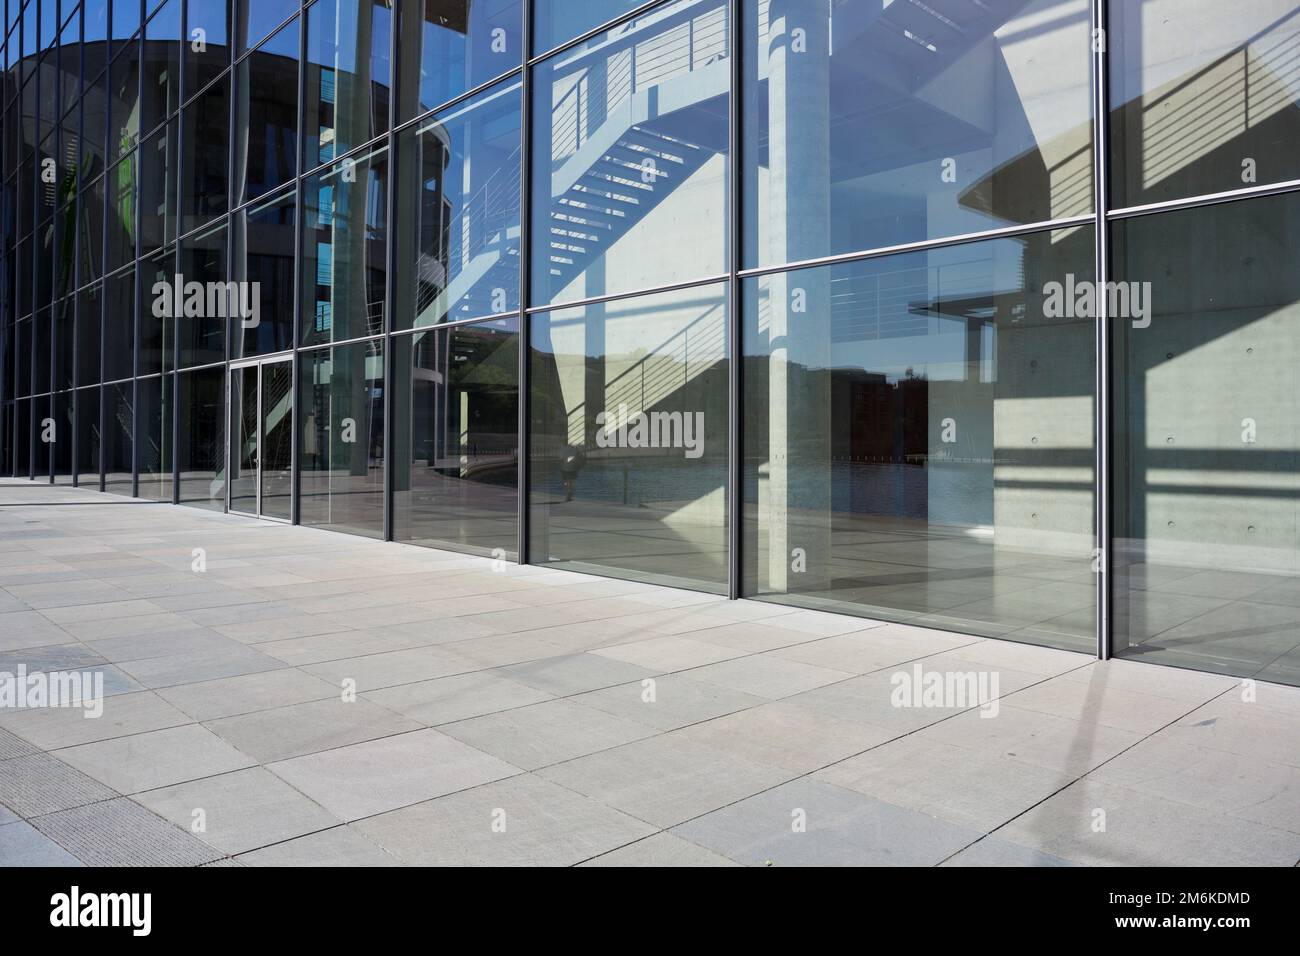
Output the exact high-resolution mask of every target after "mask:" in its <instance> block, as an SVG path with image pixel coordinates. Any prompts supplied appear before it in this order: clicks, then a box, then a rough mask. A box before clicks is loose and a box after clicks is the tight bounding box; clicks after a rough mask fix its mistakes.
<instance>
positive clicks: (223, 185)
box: [180, 76, 230, 232]
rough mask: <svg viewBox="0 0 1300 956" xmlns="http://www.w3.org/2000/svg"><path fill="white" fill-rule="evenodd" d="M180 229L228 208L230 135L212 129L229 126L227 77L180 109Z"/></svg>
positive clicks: (192, 225) (197, 224) (202, 221)
mask: <svg viewBox="0 0 1300 956" xmlns="http://www.w3.org/2000/svg"><path fill="white" fill-rule="evenodd" d="M181 122H182V141H183V148H182V157H181V170H180V189H181V216H182V220H181V227H180V228H181V231H182V232H189V231H191V230H193V229H197V228H198V227H199V226H202V225H203V224H204V223H206V222H209V221H211V220H212V219H214V218H216V217H217V216H219V215H221V214H223V213H224V212H226V210H227V209H229V208H230V207H229V205H228V203H227V194H228V193H229V191H230V190H229V186H230V139H229V137H227V136H213V135H212V131H213V130H225V129H229V128H230V77H229V76H226V77H225V78H223V79H221V80H218V81H217V82H216V83H214V84H213V85H212V86H210V87H208V88H207V90H205V91H204V92H203V93H201V94H199V96H198V98H197V99H194V100H191V101H190V102H189V103H188V104H187V105H186V107H185V109H184V110H183V111H182V113H181Z"/></svg>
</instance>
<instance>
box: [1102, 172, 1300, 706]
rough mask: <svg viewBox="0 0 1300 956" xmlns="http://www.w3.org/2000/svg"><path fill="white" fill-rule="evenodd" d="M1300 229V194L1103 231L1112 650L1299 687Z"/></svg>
mask: <svg viewBox="0 0 1300 956" xmlns="http://www.w3.org/2000/svg"><path fill="white" fill-rule="evenodd" d="M1297 235H1300V194H1296V193H1288V194H1286V195H1284V196H1271V197H1268V198H1262V199H1253V200H1243V201H1239V202H1232V203H1224V204H1221V205H1213V206H1207V207H1205V208H1201V209H1195V210H1186V211H1182V212H1170V213H1163V214H1158V215H1150V216H1139V217H1136V218H1133V219H1125V220H1122V221H1120V222H1117V223H1115V224H1114V225H1113V226H1112V237H1113V242H1112V247H1111V249H1112V263H1113V275H1114V278H1115V281H1116V282H1117V283H1123V284H1124V287H1125V288H1126V289H1127V290H1129V299H1130V308H1129V309H1128V310H1127V311H1126V310H1124V309H1122V308H1121V309H1116V310H1113V311H1114V313H1115V315H1116V318H1115V320H1114V322H1113V324H1112V330H1113V336H1114V347H1113V351H1114V359H1115V368H1114V375H1115V378H1114V381H1115V388H1116V391H1115V406H1114V411H1113V414H1114V422H1115V444H1114V447H1115V465H1114V472H1113V482H1114V489H1115V496H1116V497H1115V527H1114V536H1115V537H1114V544H1113V557H1112V567H1113V572H1114V618H1113V619H1114V622H1115V625H1114V645H1113V648H1114V652H1115V653H1116V654H1117V655H1118V656H1120V657H1130V658H1134V659H1140V660H1145V661H1152V662H1155V663H1159V664H1172V665H1175V666H1180V667H1193V668H1196V669H1198V670H1212V671H1218V672H1220V673H1224V674H1231V675H1234V676H1237V677H1253V678H1258V679H1260V680H1266V681H1277V682H1279V683H1284V684H1300V648H1298V647H1297V644H1298V643H1300V637H1298V636H1297V635H1298V634H1300V560H1298V559H1297V556H1298V555H1300V534H1298V533H1297V527H1300V523H1298V518H1300V505H1298V504H1297V484H1296V473H1297V471H1298V470H1300V380H1298V379H1297V376H1296V368H1297V365H1298V364H1300V363H1298V361H1297V359H1298V357H1300V273H1297V271H1296V269H1295V237H1296V236H1297ZM1134 293H1137V295H1134ZM1134 299H1138V300H1140V301H1141V302H1142V303H1143V304H1144V309H1143V310H1140V311H1139V310H1138V309H1136V308H1133V307H1132V305H1131V302H1132V300H1134ZM1121 304H1122V303H1121ZM1130 314H1131V316H1132V317H1130Z"/></svg>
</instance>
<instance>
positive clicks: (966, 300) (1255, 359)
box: [0, 0, 1300, 684]
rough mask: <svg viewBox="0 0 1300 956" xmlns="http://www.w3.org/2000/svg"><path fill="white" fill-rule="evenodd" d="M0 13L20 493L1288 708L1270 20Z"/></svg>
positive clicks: (1288, 546) (504, 5)
mask: <svg viewBox="0 0 1300 956" xmlns="http://www.w3.org/2000/svg"><path fill="white" fill-rule="evenodd" d="M2 9H3V11H4V13H3V16H4V30H5V43H4V48H3V49H4V58H5V59H4V92H3V117H4V120H3V141H2V143H0V159H2V165H0V177H2V181H3V184H4V193H3V203H4V205H3V210H4V215H3V219H2V222H3V262H4V270H3V273H0V315H2V316H3V317H2V319H0V328H2V329H3V337H2V338H0V416H2V417H0V443H2V444H0V472H3V473H5V474H8V475H13V476H17V477H22V478H27V479H29V480H32V481H41V482H52V483H55V484H67V485H76V486H78V487H82V488H91V489H96V490H99V491H102V492H104V493H108V494H117V495H123V496H136V497H141V498H148V499H152V500H157V501H164V502H173V503H177V504H180V505H184V506H190V507H199V508H208V509H212V510H216V511H231V512H236V513H240V514H246V515H253V516H258V517H262V518H265V519H267V520H278V521H285V522H291V523H297V524H304V525H311V526H316V527H321V528H326V529H330V530H334V531H338V532H345V533H353V534H359V535H365V536H369V537H374V538H379V539H383V540H392V541H399V542H405V543H409V544H415V545H421V546H428V547H434V548H445V549H451V550H455V551H462V552H466V553H469V554H474V555H480V556H484V557H490V558H495V559H505V560H516V561H521V562H526V563H534V564H542V565H548V566H553V567H558V568H566V569H571V570H575V571H582V572H589V573H593V574H599V575H606V576H609V577H614V578H626V579H630V580H632V581H637V582H654V583H660V584H668V585H673V586H678V587H684V588H690V589H696V590H703V591H708V592H712V593H716V594H720V595H725V596H728V597H732V598H748V599H756V600H761V601H767V602H775V603H781V604H787V605H790V606H793V607H800V608H813V609H819V610H825V611H831V612H835V613H841V614H846V615H857V616H859V617H864V618H871V619H875V620H884V621H889V622H897V623H909V624H917V625H922V626H928V627H935V628H941V629H948V630H953V631H958V632H962V633H967V634H972V635H979V636H984V637H991V638H999V639H1006V640H1011V641H1023V642H1030V643H1034V644H1043V645H1048V646H1053V647H1059V648H1066V649H1071V650H1077V651H1083V652H1086V653H1090V654H1096V655H1100V656H1102V657H1108V656H1112V655H1115V656H1122V657H1129V658H1133V659H1138V660H1152V661H1158V662H1163V663H1170V664H1176V665H1179V666H1186V667H1191V668H1195V669H1201V670H1209V671H1215V672H1219V673H1224V674H1230V675H1234V676H1238V677H1243V678H1244V677H1259V678H1261V679H1266V680H1274V681H1280V682H1283V683H1292V684H1295V683H1300V597H1298V595H1300V565H1298V563H1297V547H1298V546H1300V530H1298V529H1300V518H1298V516H1300V512H1298V510H1297V481H1298V480H1300V479H1298V477H1297V468H1296V463H1297V459H1298V458H1300V444H1298V442H1300V422H1298V421H1297V412H1296V409H1297V407H1298V404H1300V403H1298V402H1297V398H1298V397H1300V392H1297V388H1296V386H1295V382H1294V380H1295V373H1294V368H1295V366H1296V364H1297V363H1296V362H1295V361H1293V360H1292V359H1293V357H1294V356H1293V353H1294V352H1295V351H1296V349H1297V347H1300V346H1298V345H1297V343H1300V335H1298V334H1297V331H1296V323H1295V322H1294V321H1293V319H1294V315H1293V313H1294V311H1295V309H1296V303H1297V301H1300V288H1296V287H1295V286H1296V283H1295V281H1294V280H1293V279H1292V278H1291V277H1292V275H1293V273H1294V271H1295V270H1294V269H1291V268H1289V264H1290V261H1291V259H1290V257H1291V256H1292V255H1293V254H1294V252H1295V250H1296V249H1298V248H1300V212H1298V211H1297V209H1296V208H1293V207H1296V205H1297V203H1298V202H1300V67H1298V66H1297V64H1300V59H1297V57H1296V56H1295V54H1296V51H1297V47H1300V8H1297V7H1296V6H1295V4H1294V3H1289V2H1285V0H1256V2H1253V3H1251V4H1247V5H1245V6H1244V7H1242V6H1241V5H1235V6H1234V5H1223V4H1217V3H1211V2H1209V0H1133V2H1124V3H1119V2H1115V0H1110V2H1107V0H984V2H980V3H970V2H961V0H927V2H926V3H917V2H911V0H869V2H864V0H661V2H644V0H531V2H529V0H401V2H394V0H314V2H311V3H302V2H300V0H263V2H262V3H257V4H255V3H252V2H251V0H27V2H21V0H8V2H7V3H4V4H3V7H2ZM1099 30H1101V32H1100V33H1099V32H1098V31H1099ZM1099 36H1104V37H1105V42H1104V43H1101V42H1098V40H1097V39H1096V38H1097V37H1099ZM1293 212H1297V215H1296V216H1293V215H1292V213H1293ZM174 283H194V284H197V286H198V287H200V288H201V289H203V290H209V289H217V290H230V289H234V290H237V292H238V293H239V294H241V295H243V296H244V298H243V299H242V300H241V301H247V302H249V303H250V304H251V308H250V310H249V312H250V314H227V313H220V314H217V313H214V311H213V310H212V309H211V308H205V307H195V308H193V309H184V308H182V309H180V310H176V309H172V310H170V311H169V310H166V309H163V310H161V311H160V310H159V308H158V303H159V301H160V292H159V290H160V289H162V288H164V287H167V286H168V285H169V284H174ZM1098 283H1103V284H1104V285H1103V286H1102V289H1101V293H1102V294H1100V295H1092V296H1089V295H1085V294H1083V292H1082V290H1085V289H1091V290H1094V291H1095V289H1094V287H1095V286H1096V284H1098ZM1121 287H1122V292H1123V294H1122V295H1121V294H1120V292H1119V291H1118V290H1119V289H1120V288H1121ZM1061 289H1069V290H1071V294H1070V296H1069V298H1068V301H1067V300H1063V299H1061V298H1059V291H1060V290H1061ZM1076 293H1078V294H1076ZM1054 296H1058V297H1057V298H1056V299H1055V301H1054V299H1053V297H1054ZM209 300H211V301H216V300H215V299H212V298H211V297H210V296H209ZM172 301H175V300H174V299H173V300H172Z"/></svg>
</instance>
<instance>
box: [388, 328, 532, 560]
mask: <svg viewBox="0 0 1300 956" xmlns="http://www.w3.org/2000/svg"><path fill="white" fill-rule="evenodd" d="M392 341H393V374H394V375H395V377H396V383H395V389H396V390H395V391H394V394H393V399H394V401H393V410H394V412H393V414H394V423H393V446H394V447H393V465H394V467H395V468H396V469H397V470H396V471H395V472H394V475H393V482H394V486H393V537H394V539H396V540H397V541H405V542H407V543H409V544H420V545H425V546H427V547H434V548H448V549H450V550H454V551H468V552H470V553H473V554H482V555H491V556H494V557H508V558H512V559H513V558H515V557H516V556H517V555H518V539H517V534H518V508H517V504H518V478H519V322H518V320H517V319H499V320H496V321H494V322H492V323H489V324H484V325H456V326H451V327H449V328H444V329H434V330H429V331H424V332H416V333H414V334H412V335H402V336H398V337H396V338H394V339H393V340H392Z"/></svg>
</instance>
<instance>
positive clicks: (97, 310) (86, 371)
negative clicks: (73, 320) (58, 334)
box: [77, 282, 104, 385]
mask: <svg viewBox="0 0 1300 956" xmlns="http://www.w3.org/2000/svg"><path fill="white" fill-rule="evenodd" d="M103 312H104V293H103V287H102V286H101V284H100V283H98V282H96V283H95V284H94V285H89V286H87V287H86V288H84V289H82V290H81V291H80V292H78V293H77V384H78V385H97V384H99V381H100V379H99V360H100V352H101V351H102V348H103V346H102V338H101V336H100V331H101V323H102V321H103V317H104V316H103Z"/></svg>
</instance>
